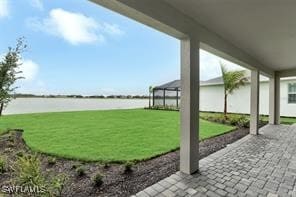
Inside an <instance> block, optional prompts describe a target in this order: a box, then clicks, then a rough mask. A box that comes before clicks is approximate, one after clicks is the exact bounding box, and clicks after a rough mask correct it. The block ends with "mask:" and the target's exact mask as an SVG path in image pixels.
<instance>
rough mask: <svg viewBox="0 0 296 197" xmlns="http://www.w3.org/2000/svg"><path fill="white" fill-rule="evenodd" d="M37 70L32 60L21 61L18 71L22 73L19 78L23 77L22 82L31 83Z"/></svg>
mask: <svg viewBox="0 0 296 197" xmlns="http://www.w3.org/2000/svg"><path fill="white" fill-rule="evenodd" d="M38 70H39V65H38V64H37V63H35V62H33V61H32V60H23V61H22V63H21V65H20V67H19V69H18V71H22V73H21V74H20V76H22V77H24V79H22V80H24V81H33V80H34V79H35V78H36V76H37V74H38Z"/></svg>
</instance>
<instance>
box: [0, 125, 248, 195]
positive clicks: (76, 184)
mask: <svg viewBox="0 0 296 197" xmlns="http://www.w3.org/2000/svg"><path fill="white" fill-rule="evenodd" d="M248 132H249V130H248V129H246V128H241V129H237V130H235V131H232V132H228V133H226V134H224V135H219V136H216V137H212V138H209V139H206V140H203V141H201V143H200V154H201V157H205V156H207V155H209V154H211V153H213V152H215V151H217V150H220V149H221V148H223V147H225V146H226V145H227V144H229V143H232V142H234V141H236V140H238V139H240V138H242V137H243V136H245V135H247V134H248ZM18 133H19V132H18ZM16 134H17V133H16V132H10V133H7V134H4V135H2V136H0V155H1V157H2V158H5V159H4V163H5V167H4V169H5V170H4V171H3V173H2V174H1V176H0V183H1V184H2V185H1V186H3V185H5V184H6V185H9V184H12V183H13V182H14V181H18V174H17V173H16V172H15V171H14V170H13V168H14V166H15V163H17V162H19V160H20V158H26V157H27V156H26V155H33V156H32V157H34V155H36V158H37V159H38V160H40V166H41V170H40V171H41V172H40V174H41V175H42V176H43V177H44V178H45V179H49V180H52V179H53V178H54V177H59V176H61V175H63V176H62V177H65V179H63V180H59V182H58V183H59V184H58V186H59V187H52V186H51V184H52V182H51V181H49V180H47V182H49V183H48V184H49V185H48V188H51V190H52V192H53V193H55V195H56V196H59V195H60V196H121V197H122V196H129V195H131V194H135V193H137V192H138V191H141V190H143V189H145V188H146V187H148V186H150V185H152V184H154V183H155V182H157V181H159V180H161V179H163V178H165V177H167V176H169V175H171V174H172V173H174V172H176V171H178V169H179V151H178V150H177V151H173V152H170V153H167V154H164V155H161V156H158V157H156V158H153V159H150V160H146V161H141V162H138V163H136V164H114V163H113V164H111V163H109V164H103V163H98V162H82V161H77V160H69V159H62V158H55V157H52V156H48V155H45V154H39V153H36V152H34V151H33V150H31V149H30V148H28V147H27V146H26V144H25V143H24V141H23V140H22V138H21V136H20V135H19V137H16ZM98 175H99V176H98ZM94 177H97V179H94ZM98 177H99V178H98ZM101 177H102V179H101ZM98 183H99V184H98Z"/></svg>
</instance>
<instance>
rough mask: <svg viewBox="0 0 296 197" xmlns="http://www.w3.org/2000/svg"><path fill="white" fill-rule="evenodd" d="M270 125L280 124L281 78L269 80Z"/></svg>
mask: <svg viewBox="0 0 296 197" xmlns="http://www.w3.org/2000/svg"><path fill="white" fill-rule="evenodd" d="M269 124H274V125H276V124H280V77H279V76H278V74H277V73H275V74H274V76H273V77H271V78H270V79H269Z"/></svg>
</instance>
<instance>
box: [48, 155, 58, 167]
mask: <svg viewBox="0 0 296 197" xmlns="http://www.w3.org/2000/svg"><path fill="white" fill-rule="evenodd" d="M56 162H57V160H56V158H55V157H49V158H48V159H47V163H48V165H51V166H52V165H55V164H56Z"/></svg>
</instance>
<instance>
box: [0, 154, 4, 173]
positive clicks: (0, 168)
mask: <svg viewBox="0 0 296 197" xmlns="http://www.w3.org/2000/svg"><path fill="white" fill-rule="evenodd" d="M4 172H5V160H4V158H3V157H0V174H2V173H4Z"/></svg>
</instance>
